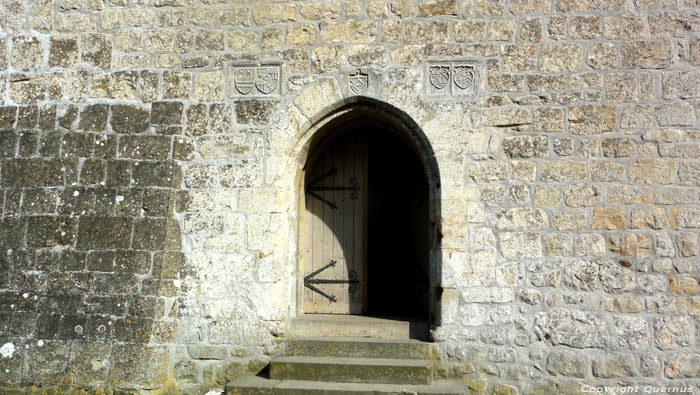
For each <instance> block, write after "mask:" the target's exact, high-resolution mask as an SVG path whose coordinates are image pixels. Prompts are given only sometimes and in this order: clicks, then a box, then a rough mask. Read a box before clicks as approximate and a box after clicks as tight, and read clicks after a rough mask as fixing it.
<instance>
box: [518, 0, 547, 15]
mask: <svg viewBox="0 0 700 395" xmlns="http://www.w3.org/2000/svg"><path fill="white" fill-rule="evenodd" d="M549 10H550V2H548V1H545V0H534V1H529V0H514V1H511V2H510V11H511V12H512V13H513V14H515V15H521V14H544V13H547V12H549Z"/></svg>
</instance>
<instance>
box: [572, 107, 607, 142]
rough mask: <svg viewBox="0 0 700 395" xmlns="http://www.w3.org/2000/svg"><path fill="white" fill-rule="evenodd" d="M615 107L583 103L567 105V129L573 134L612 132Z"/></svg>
mask: <svg viewBox="0 0 700 395" xmlns="http://www.w3.org/2000/svg"><path fill="white" fill-rule="evenodd" d="M615 120H616V118H615V109H614V108H613V107H608V106H598V105H585V106H571V107H569V131H570V132H571V134H575V135H592V134H599V133H607V132H612V131H614V129H615Z"/></svg>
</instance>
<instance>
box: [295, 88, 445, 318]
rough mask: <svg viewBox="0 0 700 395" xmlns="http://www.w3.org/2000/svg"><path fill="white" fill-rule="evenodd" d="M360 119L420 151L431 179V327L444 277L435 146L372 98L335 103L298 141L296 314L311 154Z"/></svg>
mask: <svg viewBox="0 0 700 395" xmlns="http://www.w3.org/2000/svg"><path fill="white" fill-rule="evenodd" d="M360 120H371V121H373V122H377V123H381V124H383V125H386V126H387V127H388V129H390V130H391V131H393V132H394V133H396V134H398V135H399V136H401V137H402V138H403V139H404V140H405V141H406V143H407V144H408V145H409V146H410V147H411V148H412V149H413V150H414V151H415V152H416V154H417V156H418V157H419V159H420V160H421V162H422V164H423V168H424V170H425V172H426V178H427V180H428V197H429V221H430V230H429V250H430V273H429V275H430V306H429V310H430V317H429V321H430V325H431V328H432V327H434V325H435V323H436V322H439V311H438V307H439V303H438V302H439V300H440V296H441V295H440V294H441V288H439V287H440V281H439V279H440V278H441V274H442V267H441V258H442V257H441V253H440V251H441V250H440V235H441V230H440V174H439V169H438V165H437V160H436V158H435V154H434V152H433V149H432V146H431V145H430V142H429V141H428V138H427V137H426V135H425V133H424V132H423V131H422V129H421V128H420V126H418V124H417V123H416V122H415V121H414V120H413V119H412V118H411V117H410V116H408V115H407V114H406V113H405V112H403V111H401V110H400V109H398V108H396V107H394V106H392V105H390V104H388V103H385V102H382V101H379V100H376V99H372V98H368V97H362V96H356V97H351V98H346V99H345V100H343V101H342V102H341V103H334V104H332V105H330V106H329V107H328V109H327V110H326V111H324V112H322V114H320V115H319V116H318V117H316V119H312V120H310V124H309V125H308V126H307V127H306V131H305V133H303V135H302V136H301V138H300V139H299V140H298V142H297V145H296V149H295V150H294V152H296V153H297V154H296V157H297V160H298V162H297V164H298V165H297V172H296V175H295V190H296V192H297V213H298V216H297V232H296V234H297V240H296V242H297V257H296V258H297V259H296V300H295V303H294V304H295V310H296V315H297V316H300V315H302V314H303V313H304V312H303V307H302V306H303V304H302V303H301V300H302V293H303V288H304V285H303V276H304V273H303V268H302V265H303V262H304V259H305V257H304V256H303V251H302V249H301V248H300V246H301V245H302V244H301V241H302V238H303V237H304V235H303V232H304V229H302V228H303V226H302V221H303V218H304V215H305V211H306V206H305V193H304V180H305V171H306V168H305V166H306V164H307V162H308V159H309V155H313V153H314V152H316V151H317V150H319V149H322V147H323V145H324V144H326V143H327V142H328V141H330V140H332V138H333V137H334V135H336V134H338V133H339V132H341V131H342V129H343V128H344V126H346V125H348V124H351V123H353V122H357V121H360Z"/></svg>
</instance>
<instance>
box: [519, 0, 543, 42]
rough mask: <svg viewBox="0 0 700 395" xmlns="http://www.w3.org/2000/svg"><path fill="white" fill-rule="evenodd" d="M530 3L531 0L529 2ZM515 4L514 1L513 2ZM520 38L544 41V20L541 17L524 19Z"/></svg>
mask: <svg viewBox="0 0 700 395" xmlns="http://www.w3.org/2000/svg"><path fill="white" fill-rule="evenodd" d="M528 3H530V2H528ZM511 4H513V3H511ZM519 37H520V39H521V40H523V41H530V42H540V41H542V20H541V19H540V18H527V19H523V21H522V22H521V24H520V35H519Z"/></svg>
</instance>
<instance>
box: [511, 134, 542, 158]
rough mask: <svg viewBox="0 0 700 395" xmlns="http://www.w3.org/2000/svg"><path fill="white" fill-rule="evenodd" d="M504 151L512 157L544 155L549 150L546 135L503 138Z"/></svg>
mask: <svg viewBox="0 0 700 395" xmlns="http://www.w3.org/2000/svg"><path fill="white" fill-rule="evenodd" d="M503 151H504V152H505V153H506V155H508V156H509V157H511V158H530V157H533V156H538V157H543V156H546V155H547V153H548V151H549V144H548V139H547V137H545V136H517V137H506V138H504V139H503Z"/></svg>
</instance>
